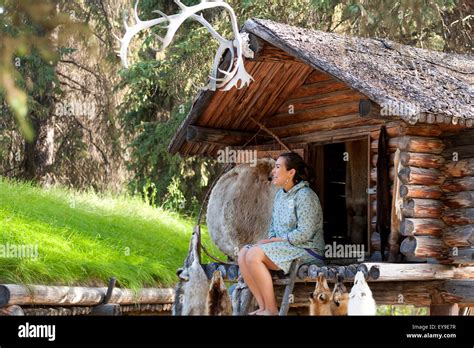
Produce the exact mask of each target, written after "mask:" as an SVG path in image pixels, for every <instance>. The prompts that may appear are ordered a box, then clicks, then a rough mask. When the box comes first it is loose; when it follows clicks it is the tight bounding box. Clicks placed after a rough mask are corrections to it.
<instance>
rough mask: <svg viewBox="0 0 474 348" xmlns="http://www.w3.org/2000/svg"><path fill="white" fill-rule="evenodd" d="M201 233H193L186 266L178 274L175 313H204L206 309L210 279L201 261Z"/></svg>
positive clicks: (185, 262)
mask: <svg viewBox="0 0 474 348" xmlns="http://www.w3.org/2000/svg"><path fill="white" fill-rule="evenodd" d="M199 233H200V231H199V230H197V231H195V232H194V233H193V235H192V237H191V241H190V247H189V253H188V256H187V257H186V260H185V261H184V267H183V269H182V270H181V271H180V273H179V274H178V276H179V278H180V281H179V282H178V284H177V285H176V291H175V300H174V304H173V315H204V313H205V311H206V299H207V294H208V291H209V281H208V279H207V276H206V273H205V272H204V269H203V268H202V266H201V264H200V263H199V257H198V253H197V245H198V240H199Z"/></svg>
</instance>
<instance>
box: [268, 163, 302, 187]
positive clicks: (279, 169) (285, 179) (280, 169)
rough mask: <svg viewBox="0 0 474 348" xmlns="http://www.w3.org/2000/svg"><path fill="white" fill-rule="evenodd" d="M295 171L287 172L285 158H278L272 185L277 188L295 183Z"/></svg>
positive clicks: (273, 172)
mask: <svg viewBox="0 0 474 348" xmlns="http://www.w3.org/2000/svg"><path fill="white" fill-rule="evenodd" d="M295 172H296V171H295V170H294V169H291V170H286V163H285V158H284V157H278V159H277V161H276V162H275V167H274V168H273V170H272V174H271V176H272V183H273V184H274V185H276V186H281V187H283V186H285V185H287V184H288V183H290V182H293V177H294V176H295Z"/></svg>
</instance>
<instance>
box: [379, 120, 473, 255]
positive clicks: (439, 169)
mask: <svg viewBox="0 0 474 348" xmlns="http://www.w3.org/2000/svg"><path fill="white" fill-rule="evenodd" d="M387 133H388V136H389V152H390V153H395V151H396V150H397V148H398V149H400V151H401V153H400V163H401V165H402V167H401V169H400V171H399V172H398V173H395V168H394V164H393V156H391V157H390V164H391V168H390V181H391V184H392V186H393V181H394V177H395V175H398V178H399V180H400V196H401V198H402V199H403V207H402V215H403V218H402V221H401V223H400V230H399V231H398V232H399V233H398V234H399V243H400V244H399V245H400V252H401V253H402V254H403V255H404V256H405V258H406V261H413V260H416V261H427V260H430V261H432V260H446V258H447V257H448V247H447V245H446V244H445V243H444V241H443V239H442V234H443V231H444V229H445V227H446V224H445V222H444V221H443V212H444V192H443V190H442V185H443V184H444V183H445V181H446V174H445V172H444V171H443V167H444V165H445V163H446V159H445V157H444V156H443V151H444V150H445V148H446V144H445V143H444V141H443V139H442V138H441V135H442V130H441V129H440V128H439V126H437V125H426V124H417V125H414V126H410V125H407V124H405V123H403V122H402V123H400V124H399V125H395V126H393V127H390V128H389V127H387ZM379 134H380V132H379V131H375V132H372V133H371V139H372V143H371V147H370V149H371V156H372V161H371V187H372V188H375V187H376V184H377V177H376V165H377V157H378V138H379ZM391 192H393V187H392V189H391ZM464 198H465V199H466V198H467V197H464ZM370 200H371V207H372V208H371V209H370V212H371V221H372V224H371V231H370V233H371V241H372V245H371V247H372V250H377V251H380V236H379V235H378V233H376V232H375V223H376V219H377V211H376V206H377V202H376V194H373V195H371V196H370Z"/></svg>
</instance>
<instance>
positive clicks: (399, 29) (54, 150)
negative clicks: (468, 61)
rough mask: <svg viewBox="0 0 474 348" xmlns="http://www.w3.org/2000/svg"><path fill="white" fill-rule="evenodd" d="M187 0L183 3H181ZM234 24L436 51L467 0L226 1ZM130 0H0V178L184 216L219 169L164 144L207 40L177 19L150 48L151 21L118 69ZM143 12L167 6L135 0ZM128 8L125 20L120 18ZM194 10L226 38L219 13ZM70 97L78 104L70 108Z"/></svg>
mask: <svg viewBox="0 0 474 348" xmlns="http://www.w3.org/2000/svg"><path fill="white" fill-rule="evenodd" d="M198 2H199V1H197V0H188V1H185V0H183V3H185V4H186V5H193V4H196V3H198ZM228 3H229V4H230V5H231V6H232V7H233V8H234V9H235V12H236V14H237V18H238V20H239V22H240V23H239V24H240V25H242V24H243V22H244V21H245V20H247V19H249V18H252V17H258V18H266V19H271V20H275V21H279V22H283V23H288V24H292V25H296V26H301V27H307V28H313V29H318V30H324V31H333V32H337V33H341V34H347V35H356V36H364V37H387V38H390V39H392V40H395V41H398V42H400V43H403V44H408V45H413V46H417V47H422V48H429V49H435V50H441V51H446V52H459V53H472V49H473V47H472V37H471V33H472V29H471V28H472V24H473V17H474V16H473V15H472V13H474V12H473V8H472V6H473V5H472V2H470V1H468V0H390V1H388V0H378V1H369V0H357V1H354V0H274V1H270V2H269V1H264V0H242V1H237V0H229V1H228ZM133 5H134V4H133V3H132V1H129V0H109V1H104V0H99V1H92V0H80V1H74V2H71V1H66V0H44V1H41V2H38V1H34V0H24V1H14V0H1V1H0V8H1V9H2V10H1V12H2V13H0V30H1V32H2V34H1V36H0V48H1V50H0V51H1V55H0V72H1V81H0V105H1V109H0V175H2V176H5V177H11V178H19V179H27V180H31V181H33V182H36V183H38V184H40V185H47V186H49V185H57V184H59V185H61V186H67V187H72V188H76V189H79V190H89V189H90V188H92V189H93V190H95V191H97V192H106V191H110V192H115V193H119V192H124V191H128V192H129V193H131V194H133V195H138V196H141V197H142V198H144V199H145V200H146V201H147V202H149V203H150V204H152V205H154V206H162V207H164V208H166V209H169V210H173V211H178V212H180V213H182V214H186V215H191V216H192V215H195V214H196V212H197V211H198V209H199V203H200V201H201V200H202V199H203V196H204V194H205V192H206V189H207V188H208V186H209V184H210V183H211V182H212V180H213V178H214V177H215V176H216V175H217V173H218V172H219V165H218V164H217V163H215V161H213V160H212V159H208V158H180V157H179V156H171V155H169V154H168V152H167V146H168V144H169V142H170V140H171V138H172V136H173V135H174V133H175V131H176V129H177V127H178V126H179V124H180V122H181V121H182V120H183V119H184V118H185V116H186V114H187V112H188V111H189V108H190V106H191V104H192V100H193V97H194V95H195V94H196V92H197V88H198V86H200V85H204V84H205V83H206V82H207V81H206V78H207V75H208V73H209V69H210V66H211V63H212V58H213V55H214V52H215V50H216V48H217V44H216V43H215V42H213V41H212V38H211V36H210V34H209V33H208V32H207V30H206V29H205V28H203V27H202V26H200V25H199V24H198V23H196V22H194V21H186V22H185V23H184V25H183V26H182V28H180V29H179V31H178V32H177V34H176V36H175V39H174V42H173V43H172V45H171V46H170V47H169V48H168V49H167V50H166V51H164V52H157V51H156V49H158V48H159V41H157V40H156V39H155V38H154V36H153V34H157V33H159V32H160V30H162V29H158V28H154V29H152V30H150V31H145V32H142V33H140V35H138V37H137V38H136V39H135V40H134V41H133V42H132V47H131V48H130V59H131V60H132V61H133V62H135V64H134V65H132V66H131V68H130V69H129V70H124V69H122V68H121V66H120V62H119V59H118V57H117V56H116V53H115V50H117V49H118V41H117V40H116V39H115V38H114V37H113V35H112V34H113V33H115V34H117V35H118V36H121V33H123V23H122V17H123V16H124V14H125V13H127V12H128V13H129V14H130V10H131V8H132V7H133ZM138 8H139V11H138V12H139V15H140V18H142V19H151V18H155V17H156V16H157V14H156V13H153V12H152V11H153V10H156V9H160V10H162V11H164V12H165V13H168V14H173V13H176V12H177V11H178V7H177V6H176V4H175V3H174V2H172V1H168V0H141V1H140V2H139V6H138ZM129 17H131V16H130V15H129ZM205 17H206V18H207V19H208V20H209V21H210V22H211V23H212V24H213V26H214V27H215V28H216V29H217V31H218V32H219V33H221V34H223V35H224V36H227V37H229V36H230V35H231V28H230V25H229V20H228V17H227V15H226V13H225V12H224V11H219V10H209V11H207V12H206V13H205ZM75 105H80V106H81V107H79V108H78V107H76V106H75Z"/></svg>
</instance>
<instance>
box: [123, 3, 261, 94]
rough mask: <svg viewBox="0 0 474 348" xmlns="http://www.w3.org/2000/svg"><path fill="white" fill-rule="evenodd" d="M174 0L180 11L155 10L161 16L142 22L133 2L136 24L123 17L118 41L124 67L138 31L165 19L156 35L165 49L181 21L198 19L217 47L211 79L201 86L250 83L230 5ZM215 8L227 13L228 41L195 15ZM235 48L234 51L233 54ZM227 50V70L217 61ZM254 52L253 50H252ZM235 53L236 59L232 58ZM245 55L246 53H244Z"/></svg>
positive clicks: (210, 86) (200, 17) (203, 19)
mask: <svg viewBox="0 0 474 348" xmlns="http://www.w3.org/2000/svg"><path fill="white" fill-rule="evenodd" d="M174 2H175V3H176V4H177V5H178V6H179V7H180V9H181V12H180V13H178V14H175V15H166V14H165V13H163V12H161V11H159V10H155V11H153V12H156V13H158V14H160V15H161V17H159V18H156V19H152V20H148V21H142V20H140V18H139V17H138V13H137V9H138V1H137V2H136V3H135V8H134V17H135V22H136V23H135V25H132V26H128V24H127V21H126V19H125V20H124V24H125V29H126V32H125V35H124V36H123V38H122V39H119V41H120V54H119V56H120V58H121V60H122V64H123V66H124V67H126V68H128V61H127V53H128V46H129V45H130V41H131V40H132V38H133V37H134V36H135V35H136V34H138V33H139V32H140V31H141V30H143V29H147V28H151V27H153V26H155V25H158V24H161V23H165V22H167V23H168V25H167V26H166V27H165V28H167V32H166V35H165V37H164V38H162V37H160V36H157V38H158V39H159V40H160V41H161V42H162V47H161V50H164V49H165V48H166V47H168V46H169V44H170V43H171V41H172V40H173V37H174V35H175V33H176V31H177V30H178V29H179V27H180V26H181V24H182V23H183V22H184V21H185V20H186V19H187V18H191V19H193V20H196V21H198V22H199V23H201V24H202V25H203V26H204V27H205V28H206V29H207V30H208V31H209V32H210V33H211V35H212V36H213V37H214V39H216V40H217V41H218V42H219V47H218V49H217V52H216V55H215V56H214V64H213V67H212V71H211V75H210V76H209V78H210V81H209V83H208V85H207V86H205V87H204V89H210V90H216V88H219V89H222V90H224V91H228V90H230V89H231V88H232V87H234V86H235V87H236V88H237V89H240V88H242V87H244V86H247V85H249V84H250V81H251V80H253V78H252V76H250V75H249V73H247V71H246V70H245V66H244V60H243V58H242V55H244V54H246V52H245V51H244V40H243V38H242V36H241V35H240V33H239V29H238V26H237V17H236V16H235V13H234V10H233V9H232V7H230V5H229V4H227V3H225V2H224V1H222V0H216V1H213V2H210V1H207V0H202V1H201V3H199V4H197V5H194V6H186V5H184V4H183V3H181V1H180V0H174ZM216 7H223V8H224V9H225V10H226V11H228V12H229V15H230V19H231V24H232V31H233V33H234V40H227V39H225V38H224V37H222V36H221V35H220V34H219V33H218V32H217V31H216V30H215V29H214V28H213V27H212V25H211V24H210V23H209V22H208V21H207V20H206V19H205V18H204V17H203V16H202V14H201V15H197V14H196V13H198V12H201V11H203V10H206V9H210V8H216ZM234 48H235V49H236V52H235V53H234ZM226 50H229V52H230V55H231V60H230V64H229V67H228V68H227V69H226V70H222V69H219V63H220V61H221V58H222V56H223V55H224V53H225V52H226ZM252 53H253V52H252ZM235 56H237V59H235ZM247 56H248V55H247ZM218 72H220V73H222V74H223V75H224V77H222V78H218V77H217V74H218Z"/></svg>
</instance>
